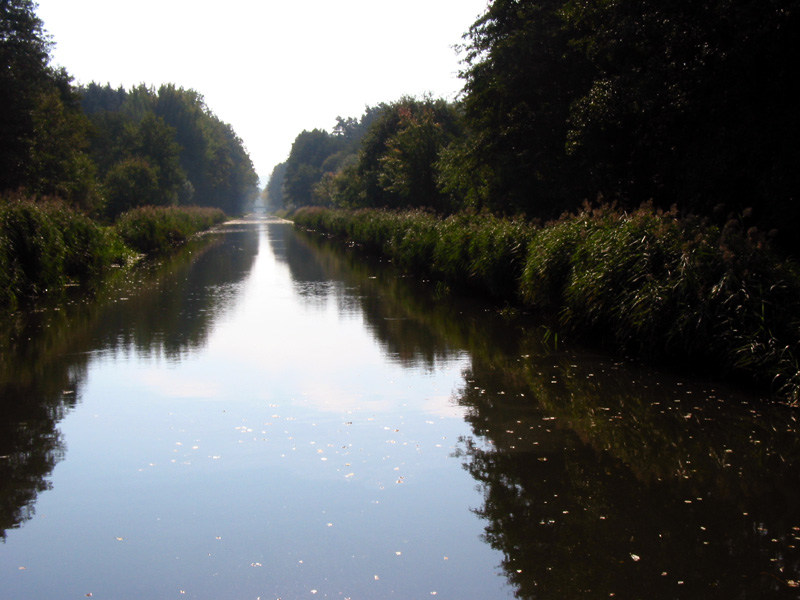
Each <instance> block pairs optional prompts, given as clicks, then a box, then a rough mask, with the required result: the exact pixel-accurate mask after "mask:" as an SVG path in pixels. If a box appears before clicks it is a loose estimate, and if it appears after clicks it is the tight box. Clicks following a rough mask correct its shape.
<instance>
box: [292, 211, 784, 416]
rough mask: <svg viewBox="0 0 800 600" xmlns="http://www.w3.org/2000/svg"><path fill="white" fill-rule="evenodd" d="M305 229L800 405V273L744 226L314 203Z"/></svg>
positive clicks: (673, 216) (644, 216)
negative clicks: (543, 221) (541, 220)
mask: <svg viewBox="0 0 800 600" xmlns="http://www.w3.org/2000/svg"><path fill="white" fill-rule="evenodd" d="M293 218H294V221H295V224H296V225H298V226H300V227H305V228H309V229H313V230H316V231H318V232H322V233H327V234H331V235H334V236H337V237H340V238H343V239H346V240H349V241H351V242H355V243H358V244H361V245H363V246H364V247H365V248H366V249H368V250H370V251H373V252H380V253H383V254H384V255H386V256H387V257H389V258H391V259H392V261H393V262H395V263H396V264H397V265H398V266H400V267H402V268H404V269H407V270H409V271H412V272H415V273H419V274H424V275H427V276H432V277H434V278H436V279H438V280H440V281H442V282H445V283H446V284H447V285H448V287H449V288H451V289H452V288H457V287H461V288H469V289H470V290H472V291H478V292H482V293H486V294H488V295H490V296H492V297H494V298H496V299H498V300H505V301H511V302H520V303H521V304H522V305H523V306H526V307H529V308H532V309H537V310H542V311H545V312H552V313H556V314H557V316H558V321H559V323H560V327H561V328H562V329H563V330H565V331H569V332H572V333H573V334H577V335H582V336H584V337H588V338H593V339H599V340H602V341H603V342H605V343H606V344H608V345H609V346H610V347H611V348H612V349H614V350H616V351H623V352H630V353H633V354H636V355H638V356H642V357H646V358H649V359H652V360H660V361H664V360H668V361H674V362H676V363H682V364H684V365H689V366H692V367H697V368H704V369H706V370H710V371H712V372H715V373H722V374H726V375H731V376H734V377H742V378H745V379H749V380H751V381H756V382H758V383H760V384H764V385H770V386H772V389H773V391H774V392H775V394H776V396H778V397H781V398H783V399H787V400H790V401H793V402H798V401H800V361H798V354H799V353H800V318H798V316H797V315H800V269H798V267H797V265H795V264H794V263H793V262H791V261H782V260H780V259H779V258H778V257H777V256H776V255H775V254H774V253H773V251H772V250H771V249H770V246H769V244H768V243H767V241H766V240H765V239H764V237H763V236H762V235H760V234H759V233H758V232H757V231H756V230H755V229H752V228H751V229H748V230H746V229H744V228H743V227H742V225H741V221H730V222H729V223H728V224H727V225H726V226H724V227H716V226H713V225H710V224H708V223H707V222H704V221H702V220H700V219H696V218H679V217H678V215H677V212H676V211H669V212H663V211H659V210H656V209H654V208H652V206H649V205H645V206H642V207H640V208H639V209H637V210H635V211H628V212H626V211H623V210H620V209H618V208H615V207H613V206H595V207H591V206H586V207H584V209H583V210H582V211H580V212H579V213H577V214H574V215H571V216H564V217H562V219H560V220H559V221H557V222H554V223H551V224H549V225H548V226H546V227H536V226H533V225H530V224H527V223H525V222H523V221H520V220H508V219H500V218H497V217H493V216H491V215H486V214H479V215H469V214H464V213H462V214H458V215H453V216H450V217H447V218H441V217H437V216H435V215H433V214H430V213H426V212H422V211H412V212H393V211H379V210H356V211H341V210H330V209H323V208H320V207H312V208H306V209H303V210H300V211H298V212H297V213H296V214H295V215H294V216H293Z"/></svg>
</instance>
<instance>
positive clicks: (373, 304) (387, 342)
mask: <svg viewBox="0 0 800 600" xmlns="http://www.w3.org/2000/svg"><path fill="white" fill-rule="evenodd" d="M270 239H271V241H272V243H273V249H274V251H275V253H276V255H278V256H279V257H281V258H283V259H284V260H286V263H287V264H288V266H289V269H290V272H291V275H292V279H293V281H294V286H295V290H296V291H297V293H298V294H299V295H300V296H301V298H302V299H303V301H304V302H307V303H309V304H311V305H313V306H318V307H320V308H321V309H322V308H324V307H325V306H327V303H328V302H335V303H336V309H337V310H338V311H339V312H340V313H342V314H350V315H352V314H358V315H363V318H364V319H365V321H366V323H367V327H368V328H369V330H370V332H371V333H372V334H373V335H374V336H375V338H376V339H377V340H378V342H379V343H380V345H381V347H382V349H383V351H384V353H385V354H386V355H387V356H389V357H393V358H394V359H396V360H397V361H398V363H399V364H401V365H403V366H405V367H408V368H417V367H423V368H432V367H433V366H435V365H436V364H438V363H440V362H442V361H447V360H450V359H452V358H454V357H455V356H456V355H457V354H459V353H460V352H463V350H462V349H461V348H460V347H459V345H458V343H456V344H452V343H450V342H449V340H452V339H453V336H452V335H451V332H449V331H447V328H448V327H450V326H451V325H452V324H453V323H452V319H451V318H450V315H449V313H448V310H449V309H450V308H452V307H449V306H447V305H446V304H444V303H441V302H439V303H437V302H435V301H434V300H433V298H431V296H430V295H429V294H425V293H420V289H419V286H418V285H414V283H415V282H413V281H410V280H406V279H403V278H402V277H399V273H398V272H397V271H395V270H394V269H392V268H391V267H390V266H389V265H386V264H383V265H378V263H376V262H375V261H372V260H369V259H368V258H366V257H365V256H364V255H363V254H361V253H359V252H358V251H356V250H354V249H350V250H343V248H342V246H341V244H335V243H327V242H325V241H324V240H319V239H318V238H313V237H311V236H308V235H304V234H302V233H301V232H297V231H293V230H292V229H291V228H289V227H285V226H284V227H280V226H278V227H276V228H274V229H271V230H270ZM377 266H382V267H383V268H376V267H377Z"/></svg>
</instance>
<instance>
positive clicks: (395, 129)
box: [351, 97, 461, 211]
mask: <svg viewBox="0 0 800 600" xmlns="http://www.w3.org/2000/svg"><path fill="white" fill-rule="evenodd" d="M460 132H461V123H460V115H459V114H458V112H457V111H456V109H455V107H453V106H452V105H450V104H448V103H447V102H445V101H444V100H438V99H437V100H434V99H432V98H424V99H422V100H418V99H415V98H411V97H405V98H402V99H400V100H399V101H397V102H394V103H392V104H390V105H387V106H386V107H385V108H384V109H383V111H382V113H381V115H380V117H379V118H377V119H376V120H375V121H374V123H373V124H372V126H371V127H370V129H369V131H368V132H367V134H366V135H365V136H364V139H363V141H362V145H361V151H360V153H359V158H358V165H357V170H356V172H357V175H358V177H357V179H358V182H359V185H360V186H361V187H362V192H361V194H359V198H360V199H361V201H362V202H363V203H364V205H366V206H376V207H392V208H398V207H408V206H426V207H430V208H434V209H437V210H440V211H447V210H449V209H450V208H451V207H450V206H449V205H447V199H446V197H445V196H444V195H443V194H442V193H441V192H440V190H439V189H438V187H437V181H438V178H439V172H438V160H439V157H440V155H441V153H442V152H443V151H444V150H445V149H446V148H447V146H448V145H449V144H450V143H451V142H452V141H453V140H454V139H457V138H458V137H459V136H460V135H461V133H460ZM351 196H352V194H351Z"/></svg>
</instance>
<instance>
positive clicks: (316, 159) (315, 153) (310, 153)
mask: <svg viewBox="0 0 800 600" xmlns="http://www.w3.org/2000/svg"><path fill="white" fill-rule="evenodd" d="M345 145H346V138H345V137H344V136H334V135H331V134H330V133H328V132H327V131H325V130H322V129H314V130H312V131H303V132H301V133H300V134H299V135H298V136H297V137H296V138H295V141H294V143H293V144H292V149H291V152H290V153H289V158H288V159H287V160H286V172H285V174H284V195H285V196H284V197H285V201H286V203H287V205H288V206H291V207H298V206H308V205H310V204H312V203H313V198H312V191H313V188H314V186H315V185H316V184H317V183H319V181H320V180H321V179H322V176H323V174H324V173H326V172H329V173H331V172H333V171H335V169H336V166H337V165H336V164H335V161H329V162H328V163H327V164H326V161H327V160H328V158H329V157H331V156H332V155H335V154H336V153H337V152H340V151H341V150H342V149H344V147H345Z"/></svg>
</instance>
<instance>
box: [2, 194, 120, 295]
mask: <svg viewBox="0 0 800 600" xmlns="http://www.w3.org/2000/svg"><path fill="white" fill-rule="evenodd" d="M125 256H126V249H125V247H124V245H123V244H122V242H121V241H120V240H119V238H118V237H117V236H116V234H115V233H114V232H113V231H111V230H108V229H106V228H103V227H100V226H99V225H97V224H96V223H95V222H94V221H92V220H91V219H89V218H88V217H87V216H86V215H84V214H82V213H79V212H76V211H75V210H73V209H71V208H69V207H68V206H67V205H66V204H64V203H63V202H60V201H57V200H53V199H48V200H43V201H41V202H35V201H32V200H29V199H25V198H22V197H20V196H6V197H3V198H0V307H2V308H4V309H14V308H16V307H17V306H18V305H19V304H20V303H21V302H22V301H24V300H25V299H27V298H30V297H32V296H38V295H41V294H44V293H46V292H47V293H52V292H58V291H60V290H61V289H62V288H63V286H64V284H66V283H67V282H69V281H72V280H85V279H87V278H89V277H91V276H94V275H97V274H98V273H100V272H101V271H103V270H104V269H106V268H108V267H109V266H110V265H111V264H112V263H115V262H119V261H122V260H124V258H125Z"/></svg>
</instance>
